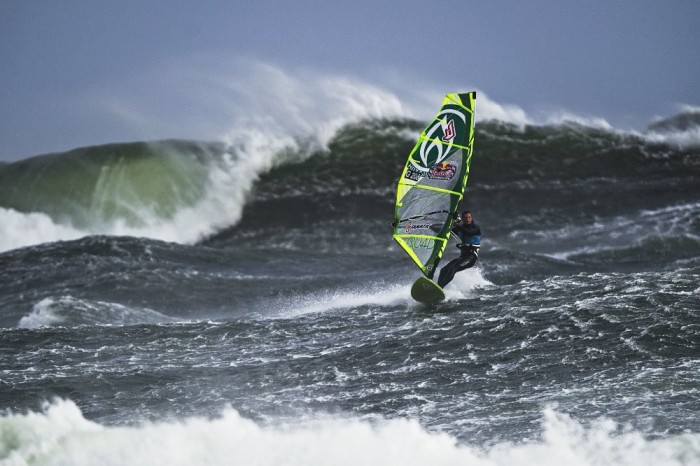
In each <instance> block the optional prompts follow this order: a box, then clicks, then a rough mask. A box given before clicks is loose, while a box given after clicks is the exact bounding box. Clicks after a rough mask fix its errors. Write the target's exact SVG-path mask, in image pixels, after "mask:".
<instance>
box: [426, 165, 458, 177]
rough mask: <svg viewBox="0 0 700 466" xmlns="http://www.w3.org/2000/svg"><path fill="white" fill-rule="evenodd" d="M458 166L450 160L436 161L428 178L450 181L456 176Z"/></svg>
mask: <svg viewBox="0 0 700 466" xmlns="http://www.w3.org/2000/svg"><path fill="white" fill-rule="evenodd" d="M455 173H457V166H456V165H455V164H454V163H450V162H440V163H436V164H435V165H434V166H433V168H431V169H430V171H429V172H428V178H430V179H431V180H443V181H449V180H451V179H452V178H454V177H455Z"/></svg>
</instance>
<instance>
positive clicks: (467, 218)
mask: <svg viewBox="0 0 700 466" xmlns="http://www.w3.org/2000/svg"><path fill="white" fill-rule="evenodd" d="M462 221H463V222H464V223H466V224H467V225H469V224H470V223H472V221H473V219H472V213H471V212H470V211H468V210H465V211H464V212H462Z"/></svg>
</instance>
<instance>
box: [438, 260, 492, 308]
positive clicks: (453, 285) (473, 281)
mask: <svg viewBox="0 0 700 466" xmlns="http://www.w3.org/2000/svg"><path fill="white" fill-rule="evenodd" d="M489 286H493V283H491V282H490V281H488V280H487V279H485V278H484V276H483V275H482V274H481V269H480V268H479V267H473V268H471V269H467V270H464V271H462V272H458V273H457V274H456V275H455V277H454V278H453V279H452V281H451V282H450V283H448V284H447V286H446V287H445V290H444V291H445V299H446V300H447V301H459V300H462V299H466V298H471V297H473V296H474V291H475V290H477V289H479V288H485V287H489Z"/></svg>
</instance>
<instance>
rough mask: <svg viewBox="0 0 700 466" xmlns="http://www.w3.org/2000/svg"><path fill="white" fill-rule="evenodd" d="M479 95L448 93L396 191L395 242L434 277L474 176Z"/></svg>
mask: <svg viewBox="0 0 700 466" xmlns="http://www.w3.org/2000/svg"><path fill="white" fill-rule="evenodd" d="M475 99H476V92H469V93H466V94H447V95H446V96H445V99H444V100H443V101H442V107H441V108H440V111H439V112H438V114H437V116H436V117H435V118H434V119H433V121H432V122H431V123H430V124H429V125H428V127H427V128H425V130H423V132H422V133H421V135H420V137H419V138H418V142H417V143H416V145H415V147H414V148H413V150H412V151H411V153H410V155H409V156H408V160H407V161H406V165H405V166H404V169H403V172H402V173H401V178H399V184H398V188H397V191H396V208H395V210H394V223H393V226H394V236H393V237H394V239H395V240H396V241H397V242H398V243H399V244H400V245H401V247H402V248H403V249H404V250H405V251H406V252H407V253H408V255H409V256H410V257H411V259H413V261H414V262H415V263H416V265H418V267H419V268H420V270H421V271H422V272H423V273H424V274H425V276H427V277H428V278H430V279H432V278H433V274H434V273H435V268H436V266H437V263H438V261H439V260H440V258H441V257H442V253H443V252H444V251H445V247H446V246H447V240H448V238H449V236H450V230H451V228H452V223H453V222H454V218H455V215H456V213H457V208H458V206H459V202H460V201H461V200H462V196H463V194H464V188H465V186H466V185H467V177H468V176H469V165H470V163H471V159H472V148H473V145H474V101H475Z"/></svg>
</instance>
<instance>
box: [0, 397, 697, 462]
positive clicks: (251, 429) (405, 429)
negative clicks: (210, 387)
mask: <svg viewBox="0 0 700 466" xmlns="http://www.w3.org/2000/svg"><path fill="white" fill-rule="evenodd" d="M0 426H1V427H2V431H3V436H2V437H1V438H0V462H1V463H2V464H4V465H8V466H9V465H24V464H37V465H54V464H56V465H57V464H73V465H76V466H77V465H82V464H85V465H93V464H105V465H108V464H133V465H139V464H148V465H150V464H171V465H178V464H187V465H190V464H201V465H218V464H221V465H223V464H238V463H241V464H243V463H245V464H252V463H254V464H259V465H267V464H270V465H277V464H288V465H297V464H299V465H315V464H324V465H330V464H333V465H346V464H347V465H356V464H366V465H373V464H377V465H386V464H402V465H414V464H415V465H425V464H436V465H437V464H443V465H452V464H454V465H464V464H473V465H490V466H493V465H512V464H520V465H529V464H532V465H560V464H562V463H567V464H577V465H618V466H619V465H635V466H639V465H658V464H664V465H669V466H671V465H691V464H697V462H698V461H700V434H697V433H686V434H681V435H674V436H668V437H666V438H661V439H646V438H644V436H643V435H641V434H639V433H637V432H635V431H630V430H628V429H625V428H621V427H620V426H618V425H617V424H616V423H615V422H613V421H611V420H609V419H600V420H598V421H595V422H593V423H591V424H590V425H584V424H582V423H580V422H579V421H576V420H574V419H572V418H570V417H569V416H567V415H565V414H561V413H557V412H556V411H554V410H552V409H549V408H548V409H545V411H544V412H543V416H542V433H541V438H540V439H527V440H523V441H522V442H521V443H518V444H513V443H499V444H496V445H493V446H478V445H477V446H473V445H464V444H460V443H459V442H458V441H457V440H456V439H455V438H454V437H452V436H450V435H448V434H446V433H440V432H429V431H427V430H426V429H425V428H424V427H422V426H421V425H420V424H419V423H418V422H416V421H414V420H409V419H394V420H381V419H379V420H374V421H372V422H370V421H363V420H358V419H352V418H346V419H341V418H331V417H320V418H312V417H310V418H307V419H301V420H299V421H297V422H295V423H294V424H291V423H281V424H280V425H261V424H258V423H256V422H254V421H252V420H249V419H246V418H244V417H242V416H241V415H240V414H239V413H238V412H237V411H235V410H234V409H232V408H228V409H226V410H225V411H224V412H223V413H222V414H221V415H220V416H219V417H217V418H214V419H207V418H198V417H195V418H187V419H183V420H181V421H177V422H161V423H144V424H140V425H135V426H132V427H116V426H115V427H110V426H104V425H101V424H99V423H97V422H93V421H89V420H87V419H85V417H84V416H83V414H82V412H81V411H80V409H79V408H78V407H77V406H76V405H75V403H73V402H72V401H68V400H55V401H53V402H52V403H51V404H47V405H46V406H45V408H44V410H43V412H40V413H36V412H29V413H26V414H6V415H4V416H2V418H0Z"/></svg>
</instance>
